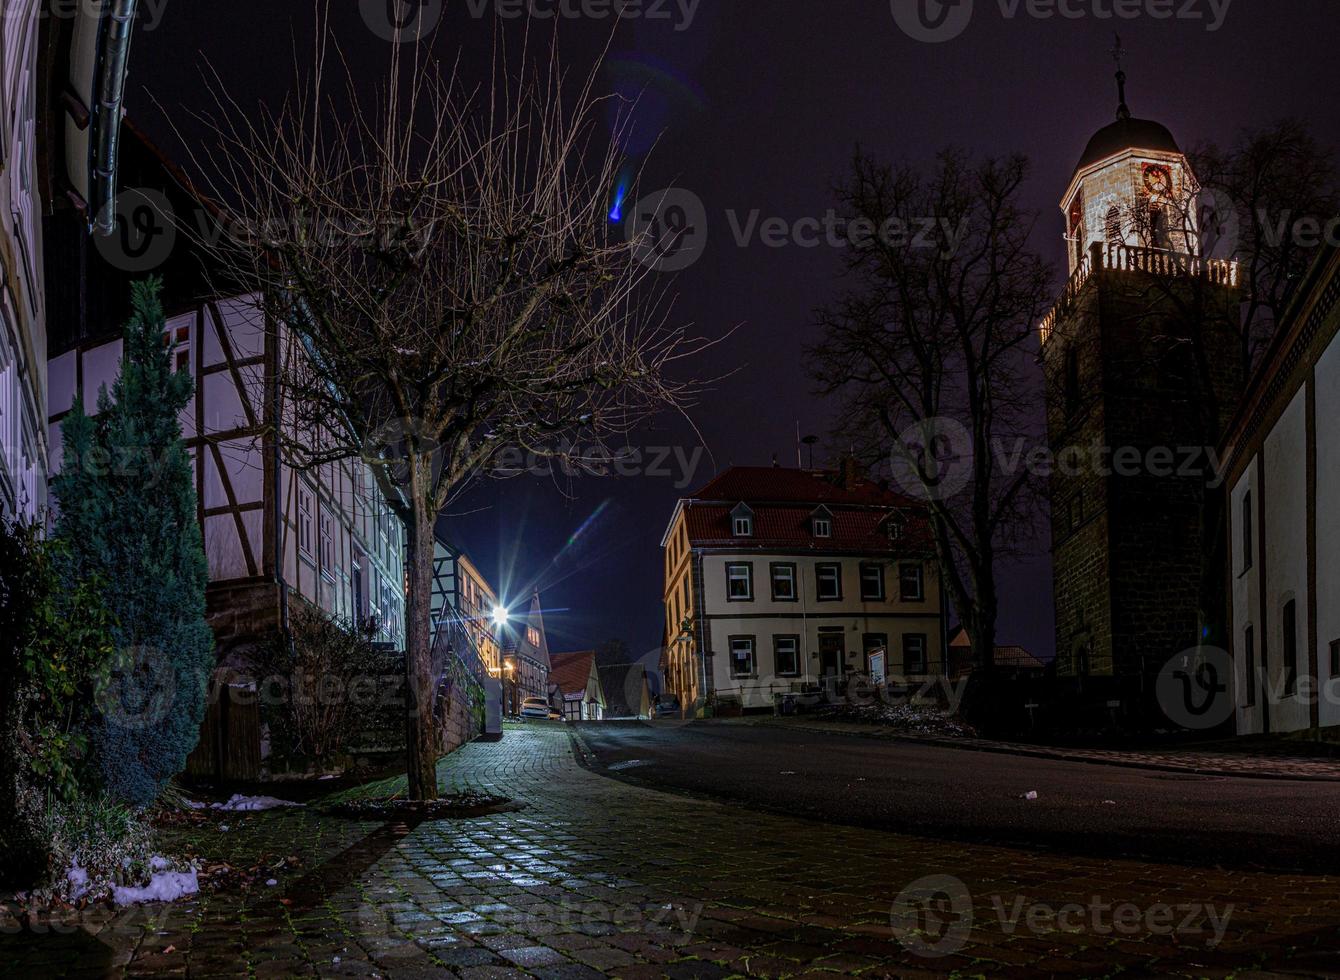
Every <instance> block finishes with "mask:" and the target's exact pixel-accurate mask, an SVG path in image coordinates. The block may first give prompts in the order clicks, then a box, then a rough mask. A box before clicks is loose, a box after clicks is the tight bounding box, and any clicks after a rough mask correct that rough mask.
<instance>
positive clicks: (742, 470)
mask: <svg viewBox="0 0 1340 980" xmlns="http://www.w3.org/2000/svg"><path fill="white" fill-rule="evenodd" d="M690 499H693V500H720V501H729V502H731V503H739V502H740V501H745V502H746V503H755V502H758V503H807V504H814V505H815V506H818V505H819V504H850V505H865V506H874V507H908V506H915V505H916V502H915V501H913V500H911V499H910V498H908V497H904V496H902V495H901V494H897V493H894V492H893V491H891V490H887V489H885V488H884V487H881V486H880V485H879V484H877V483H872V482H870V481H869V480H866V479H857V480H855V481H854V482H853V483H852V484H851V485H850V486H848V487H843V486H841V484H840V481H839V479H838V474H837V473H836V472H835V471H832V470H789V469H785V468H784V467H780V466H732V467H731V468H730V469H728V470H727V471H726V472H724V473H722V474H721V475H720V476H717V477H716V478H715V479H713V480H712V481H711V482H710V483H708V484H707V485H706V486H705V487H703V488H702V489H701V490H699V491H698V492H697V493H694V494H691V495H690Z"/></svg>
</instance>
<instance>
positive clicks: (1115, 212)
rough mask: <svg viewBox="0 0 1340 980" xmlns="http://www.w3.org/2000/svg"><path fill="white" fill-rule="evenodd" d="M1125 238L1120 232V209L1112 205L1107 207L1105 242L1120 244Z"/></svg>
mask: <svg viewBox="0 0 1340 980" xmlns="http://www.w3.org/2000/svg"><path fill="white" fill-rule="evenodd" d="M1125 240H1126V238H1125V236H1124V235H1123V234H1122V233H1121V210H1120V209H1119V208H1117V207H1116V206H1115V205H1114V206H1112V207H1110V208H1108V209H1107V243H1108V244H1109V245H1121V244H1124V243H1125Z"/></svg>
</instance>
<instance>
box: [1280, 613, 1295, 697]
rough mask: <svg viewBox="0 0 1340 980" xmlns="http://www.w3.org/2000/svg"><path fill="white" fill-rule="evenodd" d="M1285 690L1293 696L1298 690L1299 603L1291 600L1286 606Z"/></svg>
mask: <svg viewBox="0 0 1340 980" xmlns="http://www.w3.org/2000/svg"><path fill="white" fill-rule="evenodd" d="M1283 619H1284V624H1283V625H1284V690H1285V692H1286V693H1288V694H1293V693H1295V692H1296V691H1297V690H1298V603H1297V602H1296V601H1295V600H1293V599H1290V600H1289V601H1288V602H1286V603H1285V604H1284V617H1283Z"/></svg>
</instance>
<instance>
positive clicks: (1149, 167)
mask: <svg viewBox="0 0 1340 980" xmlns="http://www.w3.org/2000/svg"><path fill="white" fill-rule="evenodd" d="M1145 192H1146V193H1148V194H1150V195H1151V196H1154V197H1167V196H1168V195H1169V194H1170V193H1171V192H1172V172H1171V171H1170V170H1169V169H1168V168H1167V167H1165V166H1163V165H1162V164H1159V163H1146V164H1145Z"/></svg>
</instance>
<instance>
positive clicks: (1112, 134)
mask: <svg viewBox="0 0 1340 980" xmlns="http://www.w3.org/2000/svg"><path fill="white" fill-rule="evenodd" d="M1122 150H1161V151H1164V152H1168V153H1181V152H1182V148H1181V147H1179V146H1178V145H1177V140H1176V139H1174V138H1173V134H1172V132H1171V131H1170V130H1169V129H1168V127H1167V126H1164V125H1163V124H1162V123H1157V122H1154V120H1152V119H1133V118H1131V117H1129V116H1126V117H1124V118H1120V119H1118V120H1117V121H1116V122H1114V123H1112V124H1111V125H1110V126H1104V127H1103V128H1102V129H1100V130H1098V132H1096V133H1094V134H1093V139H1091V140H1089V145H1088V146H1086V147H1085V148H1084V155H1083V156H1082V157H1080V160H1079V163H1078V164H1077V165H1076V166H1075V172H1076V173H1079V172H1080V171H1081V170H1083V169H1084V168H1085V167H1087V166H1090V165H1091V164H1095V163H1097V162H1098V161H1099V160H1106V159H1107V158H1108V157H1110V156H1112V155H1113V154H1115V153H1120V152H1121V151H1122Z"/></svg>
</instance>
